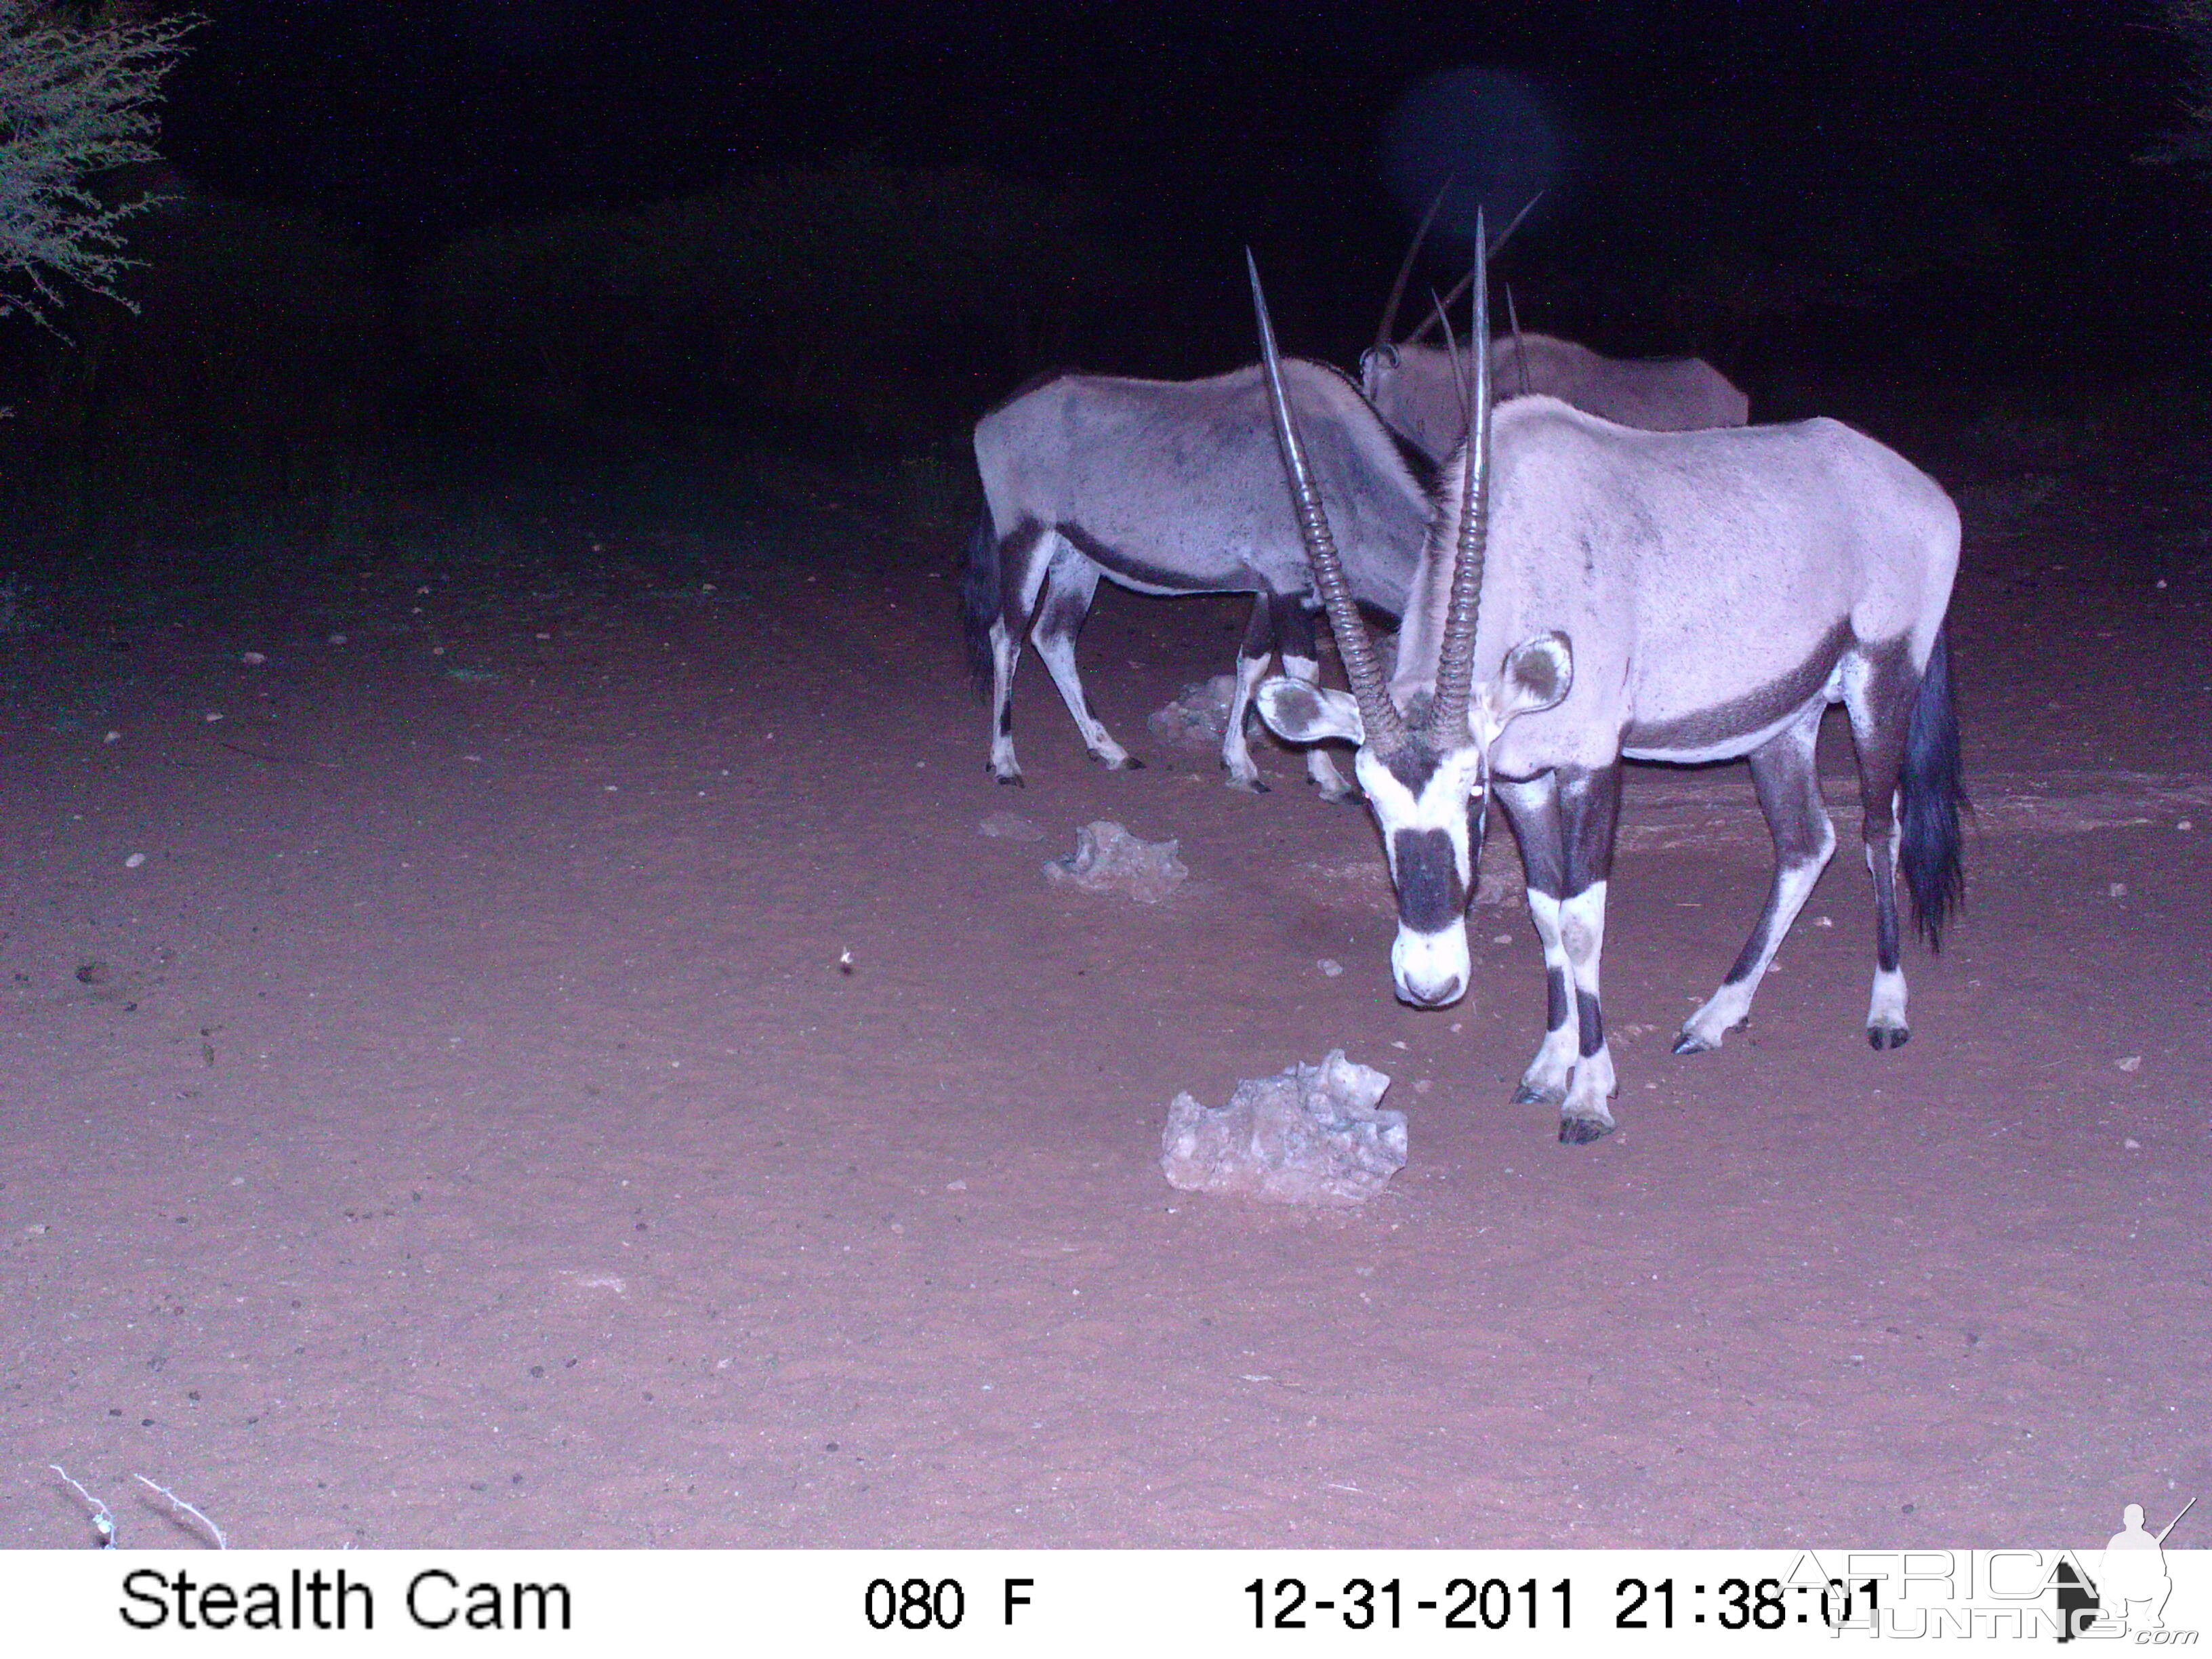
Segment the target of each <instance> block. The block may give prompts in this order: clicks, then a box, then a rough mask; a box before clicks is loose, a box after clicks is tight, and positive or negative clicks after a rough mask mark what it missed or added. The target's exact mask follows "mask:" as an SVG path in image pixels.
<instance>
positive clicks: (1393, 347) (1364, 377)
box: [1359, 185, 1751, 461]
mask: <svg viewBox="0 0 2212 1659" xmlns="http://www.w3.org/2000/svg"><path fill="white" fill-rule="evenodd" d="M1449 189H1450V186H1449V185H1446V186H1445V188H1444V190H1443V191H1438V192H1437V198H1436V200H1435V201H1434V202H1433V203H1431V204H1430V207H1429V211H1428V214H1427V216H1425V217H1424V218H1423V219H1422V221H1421V223H1420V228H1419V229H1418V230H1416V231H1415V232H1414V233H1413V245H1412V246H1410V247H1408V248H1407V250H1406V257H1405V259H1404V260H1403V262H1402V263H1401V264H1400V265H1399V267H1398V276H1397V279H1396V280H1395V282H1393V283H1391V285H1390V297H1389V300H1388V301H1385V302H1384V305H1383V321H1382V325H1381V326H1380V327H1378V328H1377V329H1376V332H1375V343H1374V344H1373V345H1372V346H1370V347H1369V348H1368V349H1367V350H1366V351H1365V352H1364V353H1362V354H1361V356H1360V359H1359V386H1360V390H1361V391H1363V392H1365V393H1366V394H1367V399H1368V401H1369V402H1370V403H1371V404H1374V405H1375V407H1376V410H1378V411H1380V413H1381V414H1382V416H1383V419H1384V420H1386V421H1388V422H1389V423H1390V425H1391V426H1392V428H1395V430H1396V431H1398V432H1400V433H1401V434H1402V435H1405V436H1406V437H1408V438H1410V439H1412V440H1413V441H1414V442H1415V443H1417V444H1419V446H1420V447H1421V448H1422V449H1423V450H1424V451H1425V452H1426V453H1428V454H1430V455H1431V456H1433V457H1434V458H1435V459H1437V460H1439V461H1441V460H1443V459H1444V458H1445V457H1446V456H1448V455H1449V454H1450V453H1452V451H1453V450H1455V449H1456V448H1457V447H1459V443H1460V440H1461V439H1462V438H1463V437H1465V436H1466V435H1467V416H1466V410H1465V406H1464V404H1463V401H1462V392H1463V391H1464V388H1463V387H1462V385H1461V383H1460V375H1459V372H1458V369H1457V367H1456V364H1455V356H1454V355H1453V354H1450V353H1448V352H1444V351H1439V350H1438V349H1437V348H1436V347H1434V346H1426V345H1423V344H1422V343H1421V342H1422V340H1424V339H1425V338H1426V337H1427V336H1428V334H1429V331H1431V329H1433V328H1435V327H1436V326H1437V325H1438V324H1439V323H1441V322H1442V321H1443V319H1444V316H1445V313H1446V312H1447V310H1448V308H1449V307H1450V306H1451V304H1452V303H1453V301H1455V300H1457V299H1458V298H1459V296H1460V295H1461V294H1462V293H1463V292H1464V291H1465V290H1466V288H1467V285H1468V280H1469V279H1468V278H1466V277H1462V278H1461V280H1460V282H1459V283H1458V285H1457V286H1456V287H1455V288H1454V289H1452V290H1451V292H1450V293H1449V294H1447V295H1444V297H1443V299H1441V300H1439V301H1437V303H1436V305H1435V307H1433V308H1432V309H1431V311H1430V313H1429V315H1428V317H1427V319H1426V320H1425V321H1424V322H1423V323H1422V324H1421V325H1420V326H1419V328H1417V329H1415V330H1414V331H1413V333H1412V334H1410V335H1408V336H1407V337H1406V338H1405V339H1403V340H1401V341H1399V342H1397V343H1395V344H1394V343H1392V342H1391V339H1390V330H1391V327H1392V325H1394V324H1395V322H1396V321H1397V318H1398V304H1399V301H1401V300H1402V299H1403V298H1404V297H1405V293H1406V283H1407V278H1408V277H1410V276H1412V275H1413V264H1414V261H1415V260H1416V259H1417V258H1419V255H1420V252H1421V244H1422V243H1423V242H1424V241H1425V240H1427V237H1428V234H1429V227H1430V226H1431V224H1432V223H1433V222H1435V220H1436V216H1437V209H1439V208H1441V207H1442V206H1443V203H1444V195H1445V191H1449ZM1541 193H1542V192H1541V191H1539V192H1538V194H1537V196H1532V197H1529V198H1528V202H1527V203H1526V204H1524V205H1523V206H1522V209H1521V211H1520V212H1518V213H1516V215H1514V216H1513V221H1512V222H1511V223H1510V224H1509V225H1507V226H1506V227H1505V229H1504V233H1503V234H1500V235H1499V237H1498V240H1496V241H1494V242H1492V243H1491V244H1489V246H1488V247H1487V250H1486V252H1487V256H1488V257H1489V258H1496V257H1497V254H1498V249H1499V248H1501V247H1503V246H1505V243H1506V241H1507V240H1508V239H1509V238H1510V237H1511V236H1512V234H1513V233H1514V232H1515V231H1516V229H1518V228H1520V224H1521V222H1522V220H1523V219H1525V218H1527V217H1528V211H1529V210H1530V209H1531V208H1534V206H1535V205H1536V203H1537V201H1538V199H1539V198H1540V197H1541ZM1509 297H1510V296H1509ZM1490 382H1491V385H1492V386H1494V387H1496V388H1497V389H1498V390H1497V395H1498V397H1499V398H1519V397H1526V396H1528V394H1529V393H1531V392H1539V393H1541V394H1543V395H1545V396H1547V397H1552V398H1559V400H1560V401H1561V402H1562V403H1568V404H1573V405H1574V406H1575V407H1576V408H1577V409H1582V410H1589V412H1590V413H1591V414H1593V415H1601V416H1604V417H1605V418H1606V419H1607V420H1608V421H1617V422H1620V424H1621V425H1623V426H1634V427H1641V428H1644V430H1645V431H1647V432H1689V431H1694V430H1696V429H1697V428H1700V427H1709V426H1741V425H1743V424H1744V423H1745V422H1747V421H1748V420H1749V419H1750V418H1751V401H1750V399H1749V398H1746V397H1745V396H1744V395H1743V393H1742V392H1740V391H1738V390H1737V389H1736V388H1735V386H1734V385H1732V384H1731V383H1730V382H1729V378H1728V377H1727V376H1726V375H1725V374H1722V373H1721V372H1720V370H1718V369H1717V368H1714V367H1713V366H1712V365H1711V363H1709V362H1705V359H1704V358H1702V357H1651V358H1622V357H1604V356H1599V355H1598V354H1597V353H1596V352H1595V351H1592V350H1591V349H1589V347H1588V346H1583V345H1577V344H1576V343H1574V342H1573V341H1571V340H1560V339H1554V338H1553V337H1552V336H1550V335H1548V334H1528V335H1524V334H1522V332H1521V327H1520V320H1519V319H1518V318H1516V319H1514V325H1513V331H1512V332H1511V333H1510V334H1507V335H1503V336H1500V337H1498V338H1497V339H1495V340H1492V342H1491V343H1490Z"/></svg>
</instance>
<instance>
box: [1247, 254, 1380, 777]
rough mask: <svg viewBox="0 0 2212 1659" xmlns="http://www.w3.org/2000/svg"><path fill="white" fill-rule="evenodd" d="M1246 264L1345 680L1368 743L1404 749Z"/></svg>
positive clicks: (1279, 429) (1279, 433)
mask: <svg viewBox="0 0 2212 1659" xmlns="http://www.w3.org/2000/svg"><path fill="white" fill-rule="evenodd" d="M1244 264H1245V268H1246V269H1247V270H1249V271H1250V273H1251V276H1252V307H1253V309H1254V311H1255V312H1256V313H1258V315H1259V319H1260V356H1261V362H1263V363H1264V364H1265V365H1266V368H1267V401H1268V403H1269V404H1271V405H1272V406H1273V410H1274V415H1275V437H1276V440H1277V441H1278V442H1279V443H1280V444H1281V445H1282V447H1283V465H1284V466H1285V469H1287V471H1289V473H1290V481H1291V504H1292V506H1293V507H1295V508H1296V509H1297V518H1298V530H1299V532H1300V533H1301V534H1302V535H1303V536H1304V538H1305V544H1306V560H1307V562H1309V563H1310V564H1311V565H1312V566H1313V574H1314V586H1316V588H1318V589H1320V591H1321V602H1322V608H1323V609H1324V610H1326V611H1328V625H1329V627H1330V629H1332V630H1334V633H1335V635H1336V649H1337V654H1338V655H1340V656H1341V657H1342V658H1343V659H1344V677H1345V678H1346V679H1347V680H1349V681H1350V682H1351V683H1352V696H1353V697H1354V698H1355V699H1356V700H1357V701H1358V704H1359V717H1360V720H1361V722H1362V723H1363V724H1364V726H1365V727H1366V729H1367V741H1368V742H1369V743H1370V744H1373V745H1376V746H1378V747H1380V748H1381V749H1383V750H1385V751H1388V750H1395V749H1400V748H1402V747H1404V746H1405V742H1406V737H1407V732H1406V722H1405V720H1404V719H1403V718H1402V717H1401V715H1400V714H1399V713H1398V705H1397V704H1396V703H1395V702H1391V701H1390V693H1389V689H1388V688H1386V687H1385V686H1384V685H1383V671H1382V669H1381V668H1380V667H1379V666H1378V665H1376V660H1375V648H1374V645H1373V642H1372V641H1370V640H1369V639H1368V637H1367V624H1366V623H1364V622H1362V621H1361V620H1360V618H1359V606H1358V604H1356V603H1355V602H1354V601H1353V599H1352V586H1351V584H1350V583H1349V582H1347V581H1346V580H1345V575H1344V561H1343V560H1342V559H1340V558H1339V557H1338V556H1337V551H1336V543H1335V541H1334V539H1333V538H1331V537H1330V535H1329V533H1328V513H1325V512H1324V511H1323V510H1322V504H1321V494H1320V492H1319V491H1318V490H1316V489H1315V488H1314V482H1313V477H1312V475H1311V474H1310V472H1309V471H1307V470H1306V456H1305V449H1304V446H1303V445H1301V444H1300V443H1299V442H1298V434H1297V426H1296V425H1295V424H1294V423H1293V422H1292V421H1291V400H1290V398H1289V397H1288V396H1287V395H1286V394H1285V392H1284V390H1283V363H1282V359H1281V357H1280V356H1278V355H1277V353H1276V350H1275V325H1274V324H1273V323H1272V322H1271V321H1269V320H1268V317H1267V295H1265V294H1263V293H1262V292H1261V289H1260V267H1259V264H1258V263H1257V262H1256V261H1255V260H1254V258H1252V251H1251V249H1249V248H1247V249H1245V250H1244Z"/></svg>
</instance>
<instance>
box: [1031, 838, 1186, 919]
mask: <svg viewBox="0 0 2212 1659" xmlns="http://www.w3.org/2000/svg"><path fill="white" fill-rule="evenodd" d="M1181 846H1182V842H1179V841H1159V842H1152V841H1139V839H1138V838H1137V837H1136V836H1133V835H1131V834H1130V833H1129V832H1128V831H1127V829H1123V828H1122V827H1121V825H1120V824H1118V823H1113V822H1111V821H1110V820H1109V819H1104V818H1101V819H1098V820H1096V821H1095V822H1093V823H1086V824H1085V825H1084V826H1083V828H1081V829H1079V830H1077V831H1076V832H1075V852H1074V854H1073V856H1072V857H1069V858H1064V859H1054V860H1050V861H1048V863H1047V864H1046V865H1045V866H1044V875H1045V879H1046V880H1047V881H1049V882H1053V883H1055V884H1060V885H1065V886H1070V887H1080V888H1081V889H1082V890H1084V891H1085V892H1086V893H1119V894H1121V896H1124V897H1125V898H1133V899H1134V900H1136V901H1137V902H1138V903H1139V904H1158V902H1160V901H1161V900H1162V899H1164V898H1166V897H1167V896H1169V895H1170V893H1173V892H1174V891H1175V890H1176V888H1178V887H1180V886H1182V884H1183V883H1184V882H1186V881H1188V880H1189V879H1190V872H1189V871H1188V870H1187V869H1186V868H1184V867H1183V864H1182V860H1180V859H1178V858H1176V851H1177V850H1178V849H1179V848H1181Z"/></svg>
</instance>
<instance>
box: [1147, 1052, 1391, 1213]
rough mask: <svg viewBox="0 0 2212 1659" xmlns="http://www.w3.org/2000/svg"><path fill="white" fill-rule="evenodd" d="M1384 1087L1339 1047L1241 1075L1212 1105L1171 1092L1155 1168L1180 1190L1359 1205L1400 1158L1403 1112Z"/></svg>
mask: <svg viewBox="0 0 2212 1659" xmlns="http://www.w3.org/2000/svg"><path fill="white" fill-rule="evenodd" d="M1389 1086H1390V1079H1389V1078H1388V1077H1386V1076H1384V1075H1383V1073H1381V1072H1378V1071H1376V1070H1375V1069H1374V1068H1373V1067H1371V1066H1361V1065H1358V1064H1355V1063H1354V1062H1352V1061H1351V1060H1346V1058H1345V1057H1344V1051H1343V1050H1342V1049H1341V1048H1337V1049H1333V1050H1331V1051H1330V1053H1329V1054H1328V1058H1327V1059H1325V1060H1322V1063H1321V1064H1320V1065H1318V1066H1307V1065H1304V1064H1300V1065H1295V1066H1290V1067H1288V1068H1287V1069H1286V1070H1285V1071H1282V1072H1280V1073H1277V1074H1276V1075H1275V1076H1273V1077H1270V1078H1248V1079H1245V1080H1244V1081H1243V1082H1242V1083H1240V1084H1238V1085H1237V1091H1236V1092H1235V1093H1234V1094H1232V1095H1231V1097H1230V1099H1229V1103H1228V1104H1227V1105H1226V1106H1223V1107H1219V1108H1218V1109H1215V1108H1208V1107H1205V1106H1201V1105H1200V1104H1199V1103H1198V1102H1197V1101H1196V1100H1195V1099H1194V1098H1192V1097H1190V1096H1189V1095H1188V1094H1180V1095H1177V1096H1176V1097H1175V1101H1174V1103H1173V1104H1172V1105H1170V1107H1169V1108H1168V1121H1167V1128H1166V1130H1165V1131H1164V1133H1163V1134H1162V1135H1161V1137H1160V1169H1161V1170H1162V1172H1163V1173H1164V1174H1165V1175H1166V1176H1167V1178H1168V1184H1169V1185H1170V1186H1171V1187H1176V1188H1181V1189H1182V1191H1184V1192H1204V1193H1218V1194H1230V1195H1234V1196H1239V1197H1245V1198H1262V1199H1268V1200H1273V1202H1276V1203H1279V1204H1316V1205H1325V1206H1332V1207H1339V1208H1341V1207H1345V1206H1351V1205H1355V1204H1364V1203H1365V1202H1366V1201H1367V1200H1369V1199H1370V1198H1372V1197H1373V1196H1374V1195H1375V1194H1376V1193H1379V1192H1381V1191H1382V1190H1383V1187H1384V1186H1385V1185H1386V1184H1387V1183H1388V1182H1389V1179H1390V1177H1391V1176H1394V1175H1395V1174H1396V1173H1397V1172H1398V1171H1399V1170H1401V1169H1403V1168H1404V1167H1405V1164H1406V1115H1405V1114H1404V1113H1403V1112H1397V1111H1392V1110H1390V1109H1388V1108H1386V1107H1383V1106H1381V1105H1379V1104H1378V1103H1379V1102H1380V1101H1381V1100H1382V1098H1383V1092H1384V1091H1386V1090H1388V1089H1389Z"/></svg>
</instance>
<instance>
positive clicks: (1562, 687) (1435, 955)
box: [1256, 634, 1573, 1008]
mask: <svg viewBox="0 0 2212 1659" xmlns="http://www.w3.org/2000/svg"><path fill="white" fill-rule="evenodd" d="M1572 665H1573V658H1572V653H1571V650H1570V648H1569V647H1568V644H1567V641H1566V639H1565V636H1564V635H1559V634H1545V635H1539V636H1538V637H1536V638H1535V639H1533V640H1530V641H1528V642H1526V643H1525V644H1523V645H1521V646H1519V647H1516V649H1515V650H1514V651H1513V652H1512V653H1510V655H1509V656H1508V657H1507V658H1506V659H1505V665H1504V669H1503V670H1502V671H1501V672H1500V673H1499V675H1498V678H1497V679H1496V680H1494V681H1492V682H1491V683H1489V684H1486V685H1483V686H1480V687H1478V688H1477V689H1476V691H1475V694H1474V696H1473V697H1472V698H1471V699H1470V701H1469V706H1468V714H1467V729H1466V732H1465V733H1464V734H1463V740H1462V741H1460V742H1456V743H1448V744H1445V745H1443V746H1439V745H1438V744H1437V740H1436V738H1437V734H1435V733H1434V732H1429V731H1426V730H1424V731H1421V732H1415V733H1411V734H1408V736H1407V740H1406V741H1404V742H1403V743H1401V744H1396V745H1394V746H1390V747H1387V748H1386V747H1385V746H1384V745H1383V744H1380V743H1374V742H1370V741H1369V740H1368V737H1367V733H1366V731H1365V726H1364V721H1363V720H1362V719H1361V716H1360V712H1359V705H1358V702H1357V700H1355V699H1354V698H1353V697H1352V696H1349V695H1348V694H1346V693H1345V692H1342V691H1333V690H1323V689H1322V688H1320V687H1316V686H1312V685H1308V684H1303V683H1302V682H1300V681H1297V680H1292V679H1288V678H1280V677H1279V678H1274V679H1271V680H1269V681H1267V683H1266V684H1263V685H1261V687H1260V689H1259V692H1258V694H1257V696H1256V701H1257V702H1258V703H1259V706H1260V717H1261V719H1262V720H1266V721H1267V725H1268V726H1270V727H1271V728H1272V729H1273V731H1274V732H1277V733H1278V734H1279V735H1280V736H1282V737H1284V738H1287V739H1289V740H1290V741H1291V742H1293V743H1316V742H1322V741H1326V740H1327V739H1329V738H1340V739H1343V740H1346V741H1348V742H1350V743H1352V744H1356V745H1357V752H1356V753H1355V754H1354V756H1353V757H1352V768H1353V770H1354V772H1355V773H1356V774H1357V775H1358V779H1359V787H1360V788H1361V789H1363V790H1364V792H1365V793H1366V796H1367V808H1368V811H1370V812H1371V813H1372V814H1373V815H1374V817H1375V824H1376V828H1377V829H1380V830H1381V831H1382V833H1383V850H1384V853H1385V854H1386V855H1387V857H1388V858H1389V869H1390V886H1391V890H1392V891H1393V892H1394V893H1395V895H1396V896H1397V901H1398V937H1397V939H1395V941H1394V942H1393V943H1392V945H1391V946H1390V976H1391V979H1392V981H1394V982H1395V986H1396V988H1397V993H1398V997H1399V1000H1401V1001H1403V1002H1407V1003H1409V1004H1411V1005H1412V1006H1414V1007H1416V1008H1441V1007H1443V1006H1447V1005H1448V1004H1450V1003H1453V1002H1456V1001H1458V1000H1459V999H1460V998H1461V996H1462V995H1463V994H1465V993H1466V991H1467V988H1468V978H1469V958H1468V948H1467V907H1468V900H1469V899H1470V898H1471V897H1472V896H1474V881H1475V870H1476V867H1477V866H1478V865H1479V864H1480V862H1481V858H1482V830H1483V824H1484V821H1485V819H1486V817H1487V812H1486V806H1487V804H1488V796H1489V790H1490V758H1489V757H1490V751H1491V749H1492V745H1494V744H1496V743H1497V741H1498V737H1499V735H1500V734H1501V733H1502V732H1504V729H1505V727H1506V726H1507V725H1508V724H1509V723H1510V722H1511V721H1512V720H1516V719H1518V718H1519V717H1520V716H1521V715H1522V714H1534V713H1535V712H1536V711H1538V710H1539V709H1544V708H1551V707H1552V706H1553V704H1554V703H1557V702H1559V701H1560V699H1561V698H1563V697H1565V696H1566V694H1567V690H1568V687H1569V685H1570V684H1571V675H1572ZM1450 735H1451V736H1452V737H1461V736H1462V734H1461V733H1458V732H1453V733H1451V734H1450Z"/></svg>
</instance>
